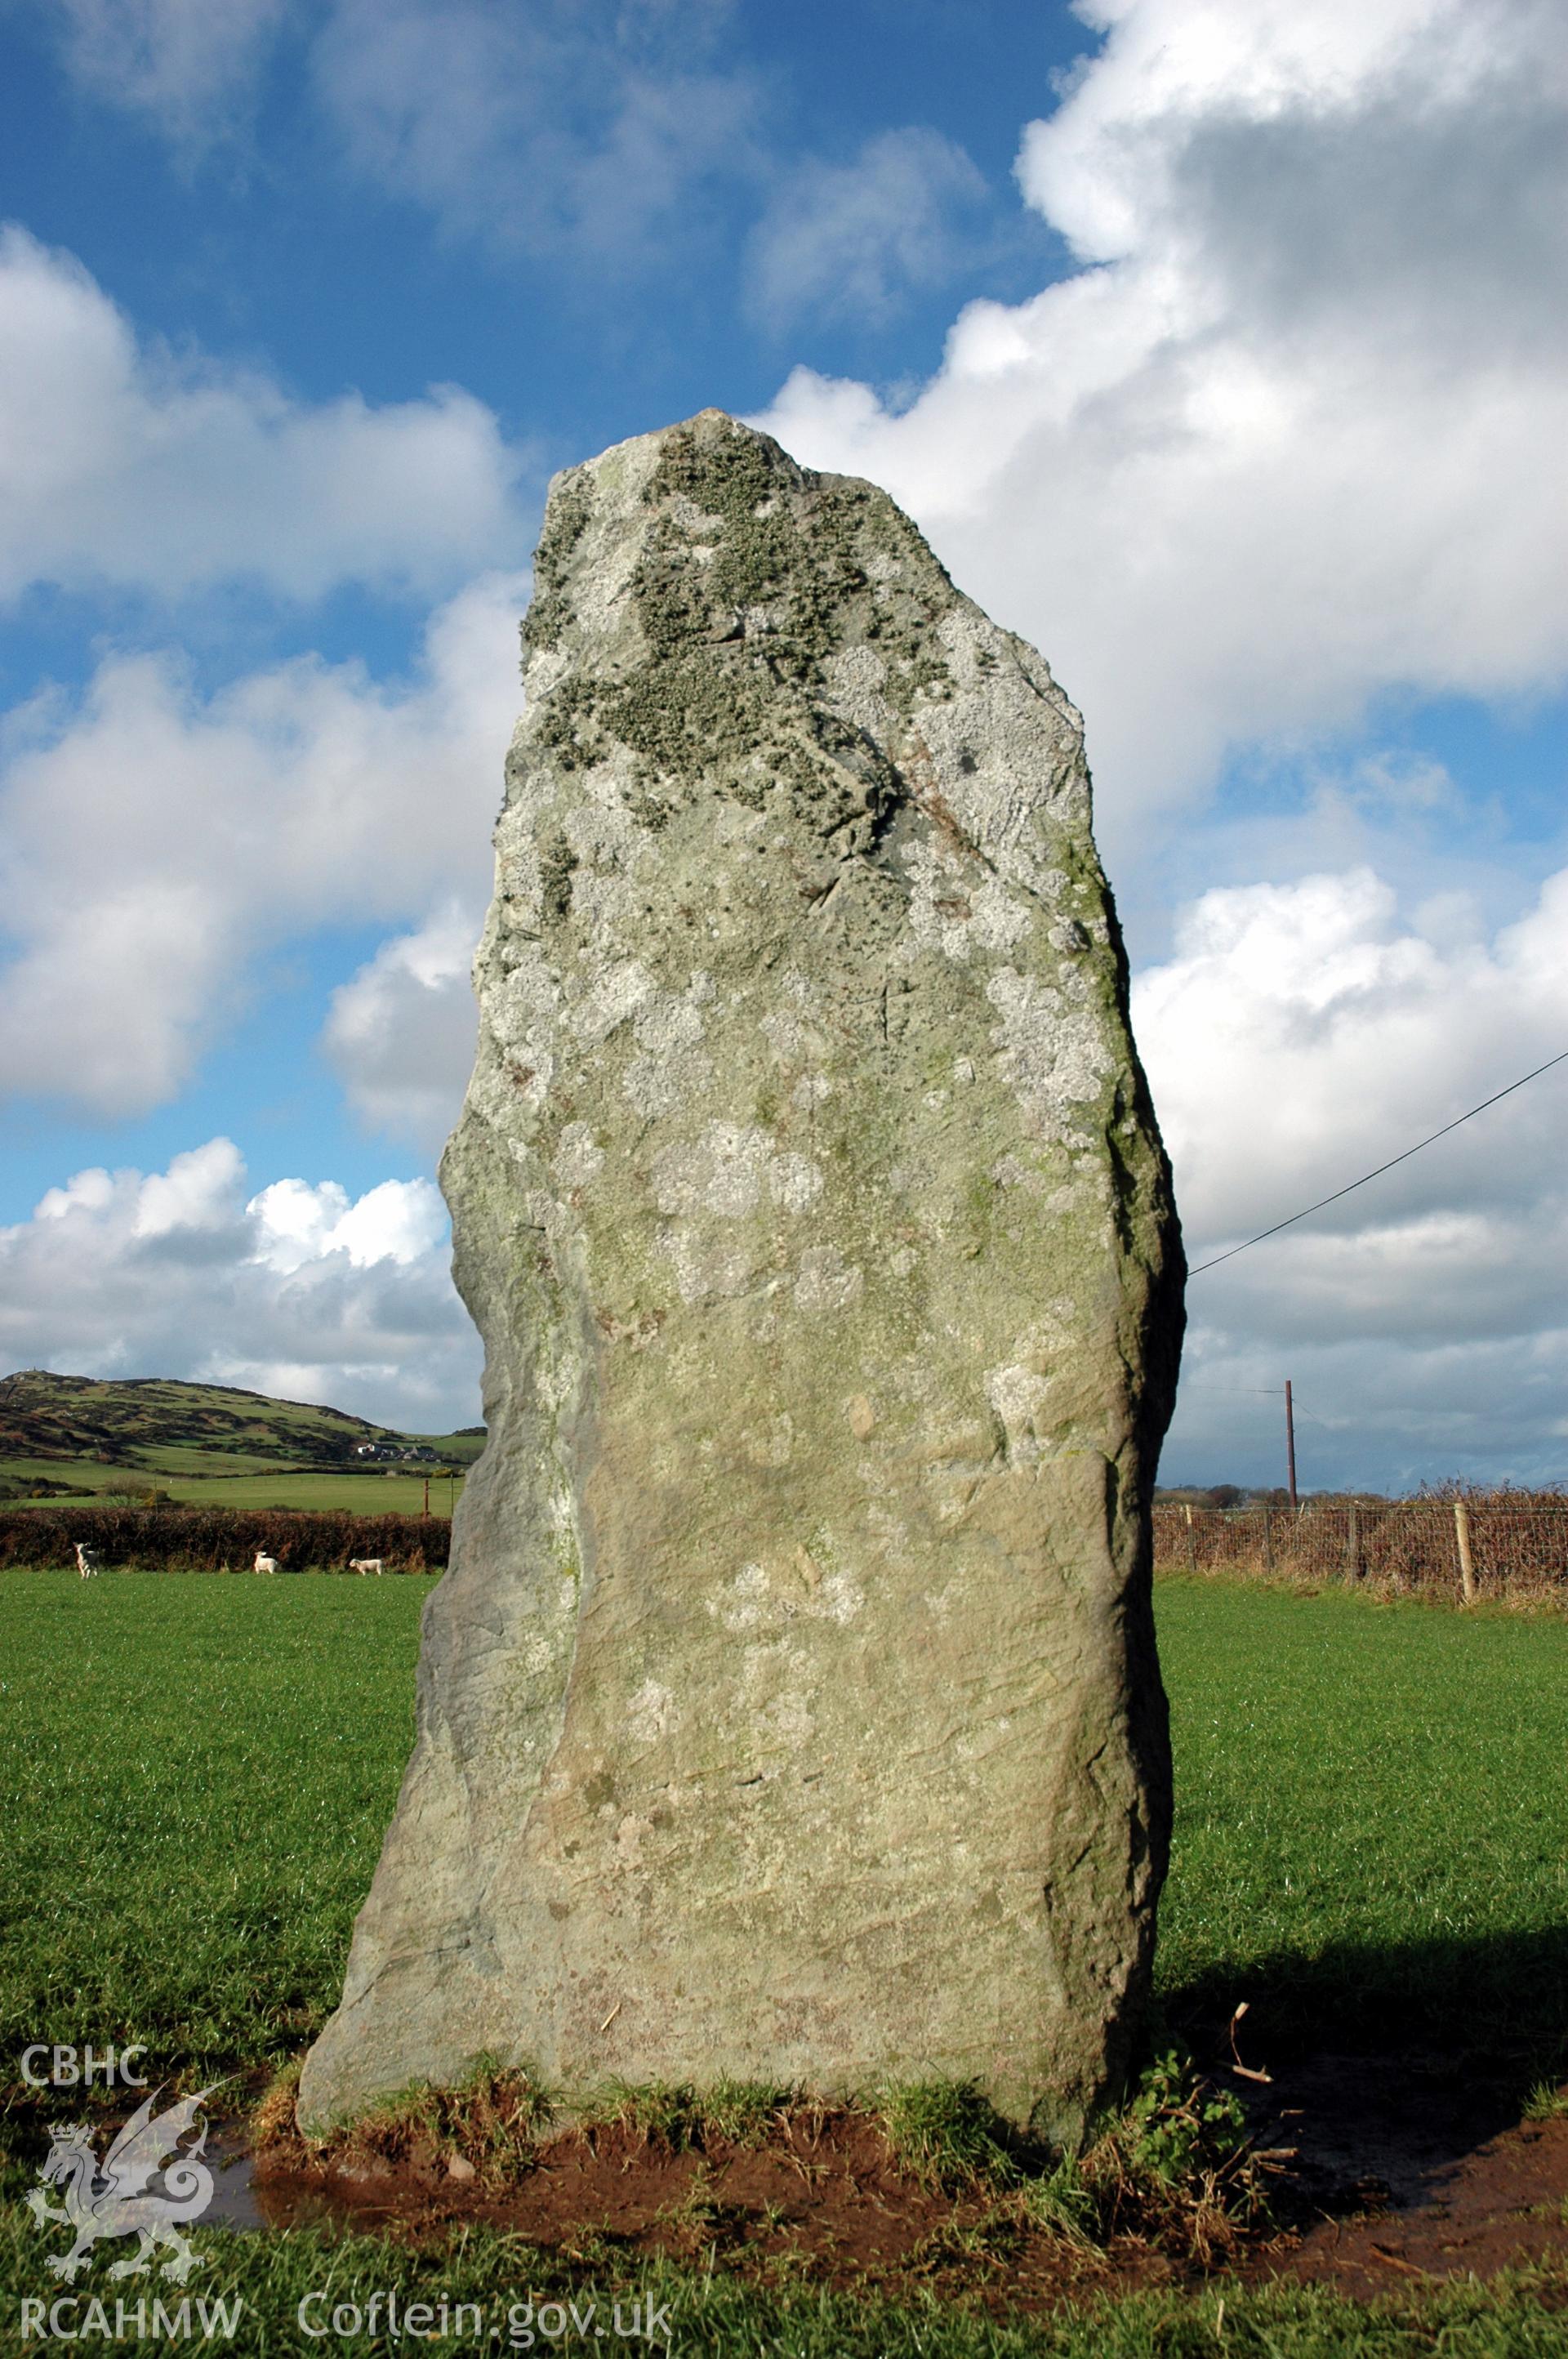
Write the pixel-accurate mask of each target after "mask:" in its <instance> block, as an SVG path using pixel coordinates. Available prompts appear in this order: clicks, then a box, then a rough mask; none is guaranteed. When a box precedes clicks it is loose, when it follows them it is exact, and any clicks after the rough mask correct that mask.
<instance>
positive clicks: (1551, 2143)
mask: <svg viewBox="0 0 1568 2359" xmlns="http://www.w3.org/2000/svg"><path fill="white" fill-rule="evenodd" d="M1253 2090H1254V2093H1253V2094H1252V2099H1251V2104H1250V2107H1249V2110H1250V2111H1251V2113H1252V2115H1253V2119H1254V2122H1255V2123H1256V2125H1257V2129H1258V2136H1259V2140H1260V2144H1263V2145H1267V2146H1272V2147H1285V2146H1291V2145H1293V2146H1295V2147H1297V2149H1298V2151H1297V2154H1296V2155H1295V2157H1294V2158H1292V2164H1291V2171H1290V2178H1289V2180H1288V2181H1287V2182H1285V2183H1284V2187H1283V2190H1282V2196H1281V2205H1280V2207H1279V2208H1280V2209H1281V2212H1289V2214H1290V2215H1291V2216H1292V2229H1293V2233H1292V2234H1291V2236H1290V2237H1289V2239H1288V2240H1287V2241H1286V2242H1284V2243H1283V2244H1281V2245H1279V2246H1276V2247H1275V2248H1273V2249H1271V2250H1270V2251H1268V2252H1267V2253H1264V2254H1262V2255H1260V2256H1257V2257H1256V2258H1255V2259H1254V2260H1252V2261H1250V2262H1249V2263H1248V2265H1247V2266H1246V2268H1245V2272H1244V2273H1245V2274H1246V2275H1247V2276H1249V2277H1259V2276H1269V2275H1280V2276H1288V2277H1296V2278H1302V2279H1307V2280H1311V2281H1314V2282H1316V2283H1321V2284H1328V2285H1333V2286H1335V2287H1336V2288H1338V2289H1339V2290H1340V2291H1341V2292H1344V2293H1347V2294H1352V2295H1355V2296H1357V2298H1359V2299H1366V2298H1368V2296H1370V2295H1373V2294H1378V2293H1385V2294H1386V2293H1388V2292H1389V2291H1390V2289H1391V2288H1393V2287H1394V2286H1395V2285H1397V2284H1398V2283H1399V2282H1400V2280H1401V2279H1402V2280H1404V2281H1405V2283H1406V2284H1407V2286H1408V2285H1409V2284H1410V2283H1411V2281H1412V2280H1413V2279H1415V2278H1417V2277H1464V2276H1469V2275H1474V2276H1476V2277H1493V2276H1495V2275H1496V2274H1497V2273H1498V2270H1500V2269H1504V2268H1508V2267H1517V2266H1519V2265H1520V2264H1522V2263H1524V2262H1527V2261H1540V2260H1544V2259H1547V2258H1552V2259H1559V2260H1560V2259H1562V2258H1563V2257H1564V2256H1568V2116H1564V2115H1563V2114H1558V2115H1556V2116H1554V2117H1552V2118H1550V2119H1547V2120H1545V2121H1528V2120H1521V2119H1520V2118H1519V2104H1518V2099H1517V2093H1515V2092H1517V2081H1515V2080H1511V2079H1510V2078H1509V2076H1507V2075H1505V2074H1502V2073H1500V2072H1499V2073H1494V2072H1489V2071H1487V2069H1486V2067H1485V2066H1476V2065H1473V2064H1471V2065H1466V2064H1464V2063H1459V2062H1456V2061H1455V2060H1454V2059H1453V2058H1451V2057H1443V2056H1435V2055H1433V2056H1415V2055H1411V2054H1405V2055H1390V2056H1383V2057H1368V2056H1363V2055H1354V2054H1336V2053H1331V2052H1319V2053H1318V2054H1316V2055H1312V2056H1308V2057H1305V2058H1303V2059H1302V2060H1299V2061H1297V2062H1294V2063H1290V2064H1285V2065H1281V2066H1277V2067H1275V2068H1274V2071H1273V2075H1272V2078H1271V2082H1269V2084H1268V2086H1267V2089H1266V2090H1263V2089H1260V2088H1259V2086H1258V2084H1256V2083H1254V2084H1253ZM1260 2100H1261V2102H1260ZM1314 2215H1315V2216H1314Z"/></svg>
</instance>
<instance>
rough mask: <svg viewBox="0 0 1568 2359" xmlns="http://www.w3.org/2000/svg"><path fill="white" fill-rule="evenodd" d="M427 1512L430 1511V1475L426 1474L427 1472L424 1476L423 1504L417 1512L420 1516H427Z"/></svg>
mask: <svg viewBox="0 0 1568 2359" xmlns="http://www.w3.org/2000/svg"><path fill="white" fill-rule="evenodd" d="M429 1512H430V1477H429V1476H428V1474H427V1475H426V1477H425V1504H424V1506H422V1507H421V1508H420V1510H419V1513H420V1514H421V1515H422V1516H427V1515H428V1514H429Z"/></svg>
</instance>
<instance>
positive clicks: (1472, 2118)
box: [211, 2043, 1568, 2308]
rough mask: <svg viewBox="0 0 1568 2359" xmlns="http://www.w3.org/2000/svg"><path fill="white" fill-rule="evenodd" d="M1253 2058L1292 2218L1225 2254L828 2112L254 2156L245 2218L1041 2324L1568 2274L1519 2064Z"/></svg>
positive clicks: (1563, 2216) (244, 2188)
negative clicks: (937, 2164) (1081, 2219)
mask: <svg viewBox="0 0 1568 2359" xmlns="http://www.w3.org/2000/svg"><path fill="white" fill-rule="evenodd" d="M1238 2061H1240V2060H1239V2059H1236V2058H1235V2057H1234V2056H1233V2053H1232V2051H1230V2050H1229V2049H1228V2044H1227V2043H1226V2044H1225V2045H1224V2048H1223V2052H1222V2053H1221V2054H1220V2055H1217V2056H1213V2057H1210V2058H1208V2059H1207V2060H1206V2069H1207V2070H1208V2071H1210V2072H1211V2074H1212V2077H1213V2079H1214V2081H1215V2082H1216V2083H1217V2084H1218V2085H1221V2086H1227V2087H1229V2088H1230V2089H1232V2090H1234V2091H1235V2093H1237V2094H1238V2096H1239V2097H1240V2098H1241V2100H1242V2102H1243V2103H1244V2104H1245V2105H1246V2106H1247V2109H1248V2112H1249V2118H1250V2121H1251V2124H1252V2128H1253V2135H1254V2145H1255V2147H1257V2148H1258V2149H1260V2150H1261V2151H1264V2152H1268V2153H1271V2154H1272V2155H1274V2156H1275V2157H1276V2159H1275V2160H1274V2161H1272V2162H1271V2164H1270V2165H1269V2166H1268V2167H1267V2174H1266V2178H1267V2185H1268V2190H1269V2205H1270V2216H1269V2217H1268V2219H1266V2220H1264V2221H1261V2222H1258V2223H1253V2224H1252V2225H1250V2226H1249V2227H1247V2228H1245V2229H1242V2230H1238V2232H1236V2233H1234V2234H1231V2233H1229V2232H1227V2231H1223V2230H1222V2231H1221V2233H1220V2234H1218V2235H1217V2237H1216V2236H1213V2235H1209V2234H1201V2233H1200V2234H1198V2235H1197V2236H1196V2238H1194V2236H1193V2235H1192V2234H1191V2223H1185V2224H1184V2223H1182V2222H1181V2221H1179V2220H1175V2219H1173V2220H1171V2221H1168V2222H1165V2223H1155V2222H1150V2221H1147V2220H1145V2221H1139V2220H1138V2219H1137V2218H1136V2217H1134V2218H1133V2219H1132V2220H1131V2221H1130V2222H1129V2223H1128V2224H1127V2225H1126V2226H1125V2227H1123V2228H1122V2229H1120V2230H1119V2232H1118V2233H1116V2234H1113V2235H1112V2236H1111V2238H1110V2240H1109V2242H1108V2245H1107V2246H1106V2248H1105V2249H1104V2250H1103V2251H1095V2250H1091V2249H1087V2248H1085V2247H1083V2246H1078V2245H1074V2244H1072V2243H1070V2242H1067V2241H1065V2240H1064V2239H1063V2237H1062V2236H1061V2235H1059V2234H1053V2233H1051V2232H1050V2231H1049V2230H1047V2229H1044V2228H1043V2227H1041V2226H1040V2225H1038V2224H1037V2223H1034V2222H1033V2220H1031V2219H1030V2217H1029V2216H1028V2213H1027V2212H1026V2211H1025V2209H1024V2207H1023V2206H1022V2204H1021V2203H1020V2202H1019V2201H1018V2200H1017V2199H1016V2197H1010V2196H1008V2195H1006V2194H999V2193H998V2192H997V2191H996V2190H989V2191H982V2190H968V2191H963V2190H959V2191H956V2192H955V2191H945V2190H942V2189H941V2188H940V2187H936V2186H933V2185H929V2184H924V2183H922V2181H921V2180H920V2179H919V2178H918V2177H916V2176H914V2175H913V2174H912V2173H911V2172H910V2171H908V2170H907V2169H903V2168H901V2167H900V2165H899V2164H898V2163H897V2162H896V2161H895V2160H894V2158H892V2154H891V2151H890V2149H889V2147H888V2145H887V2142H886V2140H885V2137H884V2136H883V2135H882V2133H881V2129H880V2127H879V2125H877V2123H876V2122H875V2121H874V2119H872V2118H871V2117H870V2116H868V2115H866V2114H855V2113H849V2112H844V2111H836V2110H827V2109H825V2110H822V2111H820V2112H803V2113H797V2114H794V2115H792V2116H791V2117H790V2118H789V2119H788V2120H787V2122H786V2123H784V2125H781V2126H780V2128H779V2129H778V2130H777V2131H775V2132H774V2133H773V2135H772V2136H770V2138H769V2139H768V2141H767V2142H766V2143H765V2144H763V2145H762V2146H755V2147H753V2146H741V2145H736V2144H734V2143H733V2142H730V2141H727V2140H725V2139H722V2138H719V2137H708V2138H707V2139H706V2140H705V2142H704V2147H703V2150H702V2151H687V2152H683V2153H672V2152H670V2151H668V2150H667V2148H665V2147H661V2146H660V2145H659V2144H657V2143H656V2142H653V2143H650V2142H647V2141H645V2140H644V2139H643V2137H641V2136H639V2135H637V2134H636V2133H634V2132H633V2131H631V2130H629V2129H627V2128H626V2127H624V2126H623V2125H617V2126H612V2127H610V2128H600V2129H599V2130H596V2131H592V2132H587V2133H585V2132H579V2131H574V2132H569V2133H567V2134H565V2135H563V2136H558V2137H557V2138H555V2139H553V2140H551V2141H549V2142H548V2143H546V2145H545V2146H543V2147H542V2148H541V2149H540V2151H539V2156H538V2160H537V2163H536V2166H535V2168H533V2169H526V2170H524V2171H523V2172H522V2173H521V2174H516V2173H514V2174H512V2175H511V2176H510V2178H509V2179H508V2180H507V2181H506V2183H499V2182H497V2183H487V2182H486V2180H485V2179H484V2178H483V2176H482V2175H481V2176H479V2177H476V2178H474V2179H471V2180H470V2179H465V2178H456V2177H453V2176H452V2175H451V2171H450V2168H449V2156H447V2155H443V2154H441V2153H439V2152H436V2151H433V2150H430V2149H428V2148H427V2150H426V2151H425V2152H424V2153H423V2154H418V2153H416V2155H415V2156H414V2157H412V2158H406V2159H403V2160H401V2161H398V2162H395V2163H392V2162H388V2161H385V2160H384V2159H380V2158H374V2157H368V2158H367V2157H360V2158H354V2159H353V2160H351V2162H350V2163H349V2164H348V2165H346V2166H343V2167H339V2168H334V2169H325V2168H322V2167H320V2166H319V2165H311V2164H309V2163H308V2161H307V2159H306V2158H305V2155H304V2153H303V2150H302V2149H299V2148H297V2147H295V2148H293V2149H292V2150H290V2149H289V2148H288V2147H283V2148H281V2149H276V2150H274V2151H273V2152H272V2153H271V2154H269V2155H268V2156H266V2157H265V2159H263V2160H261V2161H259V2162H257V2163H256V2164H255V2165H254V2167H253V2166H252V2165H251V2164H250V2163H249V2161H248V2159H247V2158H243V2157H242V2158H240V2159H239V2161H238V2163H237V2167H236V2168H235V2169H233V2170H232V2172H230V2173H225V2175H224V2177H225V2185H224V2194H223V2197H222V2199H221V2208H222V2211H223V2212H225V2213H227V2214H228V2216H230V2217H231V2218H233V2219H236V2220H240V2221H249V2222H251V2223H254V2224H258V2225H275V2226H281V2225H285V2224H289V2223H297V2222H300V2221H303V2220H306V2219H317V2220H325V2221H328V2222H330V2223H339V2224H341V2225H343V2226H345V2227H349V2226H351V2227H353V2228H356V2229H360V2230H363V2231H367V2232H371V2233H376V2234H395V2235H396V2236H399V2237H407V2238H413V2239H416V2240H418V2241H420V2242H435V2241H440V2240H441V2239H443V2238H445V2237H447V2236H449V2235H450V2234H454V2233H456V2232H457V2231H458V2230H460V2228H461V2226H462V2225H463V2224H464V2223H470V2222H478V2221H483V2222H486V2223H490V2224H492V2225H494V2226H496V2227H498V2228H503V2229H505V2230H508V2231H511V2232H513V2233H514V2234H519V2235H521V2236H523V2237H525V2238H526V2239H527V2240H529V2241H530V2242H532V2243H535V2244H537V2245H542V2246H546V2247H549V2248H554V2249H557V2250H558V2251H559V2252H560V2253H561V2254H562V2256H563V2257H566V2258H568V2259H569V2258H571V2257H572V2256H575V2255H579V2254H580V2255H581V2256H582V2257H583V2259H584V2261H585V2263H586V2262H589V2261H592V2262H594V2263H596V2264H600V2265H601V2264H602V2262H603V2261H604V2260H605V2259H606V2258H607V2257H609V2256H611V2255H612V2254H619V2255H621V2256H624V2257H625V2258H627V2259H629V2260H630V2259H634V2258H635V2257H636V2256H639V2255H649V2254H653V2253H654V2252H658V2253H663V2254H665V2255H668V2256H672V2257H676V2258H684V2259H687V2260H693V2259H699V2260H702V2261H703V2262H705V2263H706V2262H707V2261H708V2256H709V2255H711V2256H713V2261H714V2264H715V2265H716V2266H730V2267H739V2268H741V2269H742V2270H744V2271H746V2272H748V2273H757V2274H762V2275H765V2276H767V2277H771V2278H773V2279H774V2280H775V2281H776V2280H778V2279H780V2278H783V2279H789V2278H794V2277H798V2278H801V2279H803V2280H805V2279H809V2280H811V2281H816V2282H826V2283H829V2284H834V2285H838V2286H859V2287H867V2288H871V2287H874V2288H879V2289H881V2290H883V2291H886V2292H889V2293H894V2294H896V2293H901V2292H902V2293H907V2292H909V2291H910V2290H911V2289H912V2288H914V2287H915V2286H921V2285H923V2286H926V2287H929V2288H932V2289H933V2290H935V2291H941V2292H946V2293H958V2292H960V2291H965V2292H970V2293H978V2294H980V2295H982V2296H989V2298H990V2299H995V2300H997V2301H999V2302H1001V2303H1005V2304H1006V2305H1008V2306H1019V2305H1022V2306H1023V2307H1025V2308H1033V2307H1037V2306H1047V2305H1054V2304H1055V2303H1057V2302H1059V2301H1061V2300H1062V2299H1064V2298H1072V2297H1074V2296H1080V2297H1081V2296H1087V2295H1088V2294H1090V2293H1092V2292H1098V2291H1104V2290H1108V2289H1130V2288H1147V2287H1150V2286H1154V2285H1171V2284H1181V2285H1192V2284H1195V2283H1198V2282H1201V2281H1202V2280H1203V2279H1204V2278H1205V2277H1208V2276H1211V2275H1213V2274H1215V2273H1216V2272H1217V2271H1221V2270H1225V2271H1234V2272H1237V2273H1238V2274H1240V2275H1241V2276H1243V2277H1247V2278H1249V2279H1261V2278H1266V2277H1279V2276H1283V2277H1295V2278H1303V2279H1311V2280H1314V2281H1317V2282H1320V2283H1325V2284H1328V2285H1332V2286H1334V2287H1336V2288H1338V2289H1340V2290H1341V2291H1343V2292H1345V2293H1347V2294H1350V2295H1353V2296H1356V2297H1358V2298H1361V2299H1366V2298H1368V2297H1369V2296H1372V2295H1376V2294H1379V2293H1388V2292H1390V2291H1391V2290H1393V2289H1394V2288H1395V2287H1396V2286H1397V2285H1398V2284H1399V2283H1400V2280H1403V2282H1404V2284H1405V2286H1406V2288H1409V2287H1410V2286H1411V2283H1412V2282H1413V2281H1414V2280H1415V2279H1417V2278H1420V2277H1453V2276H1457V2275H1464V2274H1466V2273H1470V2272H1474V2273H1475V2274H1476V2275H1477V2276H1480V2277H1488V2276H1491V2275H1492V2274H1494V2273H1495V2272H1496V2271H1498V2269H1501V2268H1503V2267H1509V2266H1510V2265H1517V2264H1519V2263H1520V2262H1522V2261H1526V2260H1536V2259H1541V2258H1543V2257H1546V2256H1557V2257H1564V2256H1568V2115H1565V2114H1558V2115H1555V2116H1550V2117H1548V2118H1546V2119H1543V2120H1530V2119H1526V2118H1523V2117H1522V2115H1523V2108H1522V2105H1521V2102H1520V2095H1519V2073H1518V2071H1517V2070H1510V2068H1509V2064H1508V2063H1507V2061H1506V2060H1503V2061H1500V2062H1495V2063H1491V2064H1488V2063H1487V2061H1486V2060H1476V2059H1474V2058H1471V2059H1467V2060H1463V2061H1457V2062H1456V2061H1455V2060H1454V2058H1453V2057H1452V2056H1449V2057H1444V2056H1441V2055H1425V2054H1422V2052H1421V2051H1420V2050H1419V2049H1411V2048H1410V2047H1408V2046H1407V2047H1406V2048H1405V2049H1402V2050H1401V2051H1400V2052H1399V2053H1397V2054H1396V2053H1388V2052H1383V2053H1377V2052H1373V2053H1355V2052H1349V2051H1337V2050H1332V2049H1317V2050H1306V2051H1303V2052H1301V2053H1299V2054H1297V2055H1295V2056H1293V2057H1288V2058H1286V2059H1284V2060H1271V2061H1268V2062H1264V2061H1262V2060H1258V2059H1252V2060H1249V2061H1247V2062H1246V2063H1245V2065H1244V2067H1243V2069H1241V2070H1238V2069H1237V2066H1238ZM1265 2075H1266V2076H1267V2077H1264V2076H1265ZM230 2151H231V2153H232V2152H233V2151H234V2145H233V2141H232V2137H231V2141H230ZM462 2168H463V2166H462V2165H461V2164H460V2165H459V2169H462ZM218 2208H219V2207H215V2210H214V2213H213V2214H212V2215H211V2216H217V2209H218Z"/></svg>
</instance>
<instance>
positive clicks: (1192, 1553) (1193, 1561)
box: [1183, 1499, 1198, 1572]
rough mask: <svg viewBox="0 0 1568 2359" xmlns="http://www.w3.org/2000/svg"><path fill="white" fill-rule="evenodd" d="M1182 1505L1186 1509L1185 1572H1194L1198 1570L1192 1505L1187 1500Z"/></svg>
mask: <svg viewBox="0 0 1568 2359" xmlns="http://www.w3.org/2000/svg"><path fill="white" fill-rule="evenodd" d="M1183 1504H1184V1506H1185V1507H1186V1511H1187V1571H1189V1572H1196V1571H1197V1569H1198V1544H1197V1541H1196V1540H1195V1538H1194V1537H1193V1503H1192V1501H1191V1500H1190V1499H1188V1500H1185V1501H1184V1503H1183Z"/></svg>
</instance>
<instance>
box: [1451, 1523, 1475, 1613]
mask: <svg viewBox="0 0 1568 2359" xmlns="http://www.w3.org/2000/svg"><path fill="white" fill-rule="evenodd" d="M1454 1538H1455V1539H1456V1540H1457V1541H1458V1543H1459V1588H1460V1592H1461V1594H1462V1595H1463V1597H1464V1601H1465V1604H1466V1605H1474V1603H1476V1560H1475V1559H1474V1558H1473V1557H1472V1555H1471V1554H1470V1507H1469V1502H1468V1501H1467V1500H1465V1499H1455V1500H1454Z"/></svg>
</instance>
